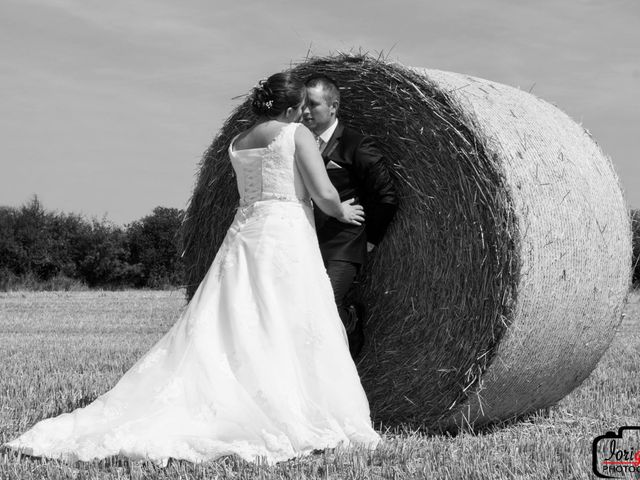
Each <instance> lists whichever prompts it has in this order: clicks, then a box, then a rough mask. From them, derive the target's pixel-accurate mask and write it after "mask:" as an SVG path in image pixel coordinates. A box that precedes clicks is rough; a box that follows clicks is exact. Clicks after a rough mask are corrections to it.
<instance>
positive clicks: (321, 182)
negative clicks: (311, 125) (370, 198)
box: [295, 125, 364, 225]
mask: <svg viewBox="0 0 640 480" xmlns="http://www.w3.org/2000/svg"><path fill="white" fill-rule="evenodd" d="M295 143H296V163H297V165H298V169H299V170H300V174H301V175H302V180H303V181H304V184H305V186H306V187H307V189H308V190H309V193H310V194H311V198H312V199H313V202H314V203H315V204H316V205H317V206H318V207H320V209H321V210H322V211H323V212H324V213H326V214H327V215H330V216H332V217H336V218H337V219H338V220H340V221H341V222H345V223H351V224H354V225H360V224H361V222H363V221H364V212H363V209H362V206H360V205H351V202H344V203H340V197H339V196H338V192H337V190H336V188H335V187H334V186H333V184H332V183H331V180H329V175H327V169H326V168H325V166H324V162H323V161H322V156H321V155H320V152H319V151H318V145H317V144H316V141H315V139H314V138H313V134H312V133H311V132H310V131H309V129H308V128H307V127H305V126H304V125H300V126H299V127H298V128H297V129H296V132H295Z"/></svg>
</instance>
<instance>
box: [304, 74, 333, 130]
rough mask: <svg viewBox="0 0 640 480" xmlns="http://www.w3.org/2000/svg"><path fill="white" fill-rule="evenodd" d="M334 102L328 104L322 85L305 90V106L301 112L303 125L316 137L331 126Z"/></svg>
mask: <svg viewBox="0 0 640 480" xmlns="http://www.w3.org/2000/svg"><path fill="white" fill-rule="evenodd" d="M337 109H338V106H337V103H336V102H333V103H328V102H327V99H326V95H325V91H324V89H323V88H322V85H316V86H315V87H308V88H307V104H306V105H305V107H304V110H302V120H303V122H304V124H305V125H306V126H307V127H308V128H309V130H311V131H312V132H313V133H315V134H316V135H320V134H321V133H322V132H324V131H325V130H326V129H327V128H329V127H330V126H331V124H332V123H333V121H334V120H335V118H336V112H337Z"/></svg>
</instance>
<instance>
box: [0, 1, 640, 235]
mask: <svg viewBox="0 0 640 480" xmlns="http://www.w3.org/2000/svg"><path fill="white" fill-rule="evenodd" d="M349 51H356V52H358V51H362V52H369V53H372V54H378V53H383V54H384V55H385V56H386V57H387V59H388V60H389V61H394V62H400V63H402V64H404V65H408V66H413V67H426V68H431V69H438V70H448V71H453V72H458V73H465V74H469V75H474V76H477V77H481V78H486V79H489V80H493V81H497V82H500V83H504V84H507V85H512V86H515V87H520V88H522V89H524V90H531V91H532V93H534V94H535V95H537V96H539V97H541V98H543V99H545V100H547V101H550V102H552V103H553V104H555V105H557V106H558V107H559V108H561V109H562V110H564V111H565V112H567V113H568V114H569V115H570V116H571V117H573V118H574V119H575V120H576V121H578V122H579V123H581V124H582V125H583V126H584V127H585V128H587V129H588V130H589V131H590V132H591V134H592V135H593V137H594V138H595V139H596V140H597V142H598V143H599V144H600V146H601V147H602V148H603V150H604V151H605V152H606V153H607V154H608V155H609V156H611V158H612V161H613V165H614V168H615V169H616V171H617V173H618V175H619V177H620V179H621V184H622V187H623V189H624V191H625V196H626V199H627V201H628V203H629V204H630V206H632V207H635V208H638V207H640V158H639V155H638V151H639V150H640V1H638V0H562V1H557V0H538V1H536V2H531V1H530V0H482V1H478V0H455V1H454V0H444V1H432V0H407V1H403V0H396V1H393V2H391V1H388V0H385V1H382V0H369V1H362V0H352V1H350V2H347V1H344V0H340V1H338V0H325V1H323V2H317V1H316V2H308V1H303V0H291V1H289V0H270V1H269V2H266V1H264V0H261V1H260V0H236V1H233V2H224V3H223V2H221V1H217V2H215V1H211V0H180V1H178V0H173V1H169V0H109V1H104V0H0V205H2V206H20V205H22V204H24V203H26V202H28V201H29V200H30V198H32V196H33V195H38V197H39V198H40V200H41V202H42V203H43V205H44V207H45V208H46V209H49V210H56V211H61V212H68V213H71V212H74V213H79V214H82V215H85V216H86V217H87V218H98V219H105V218H106V219H108V220H110V221H112V222H113V223H115V224H120V225H123V224H126V223H129V222H131V221H133V220H137V219H139V218H141V217H143V216H144V215H148V214H150V213H151V211H152V209H153V208H154V207H156V206H165V207H176V208H185V207H186V205H187V203H188V201H189V197H190V195H191V192H192V190H193V187H194V185H195V179H196V175H197V172H198V164H199V162H200V160H201V158H202V155H203V152H204V151H205V150H206V148H207V147H208V146H209V145H210V143H211V141H212V140H213V138H214V136H215V134H216V132H217V131H218V130H219V129H220V128H221V126H222V124H223V123H224V121H225V119H226V118H227V117H228V116H229V114H230V113H231V111H232V110H233V109H234V108H235V106H237V105H238V104H239V103H241V102H242V100H243V99H242V98H236V99H234V97H238V96H240V95H244V94H246V93H248V92H249V90H250V89H251V87H252V86H253V85H254V84H255V83H256V82H257V80H258V79H260V78H264V77H267V76H268V75H269V74H271V73H274V72H276V71H280V70H283V69H285V68H287V67H288V66H289V65H291V64H292V63H296V62H300V61H302V60H304V58H306V57H307V55H308V54H311V55H321V56H325V55H330V54H334V53H337V52H349Z"/></svg>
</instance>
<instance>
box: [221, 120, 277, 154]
mask: <svg viewBox="0 0 640 480" xmlns="http://www.w3.org/2000/svg"><path fill="white" fill-rule="evenodd" d="M285 125H286V123H284V122H279V121H277V120H273V121H268V122H261V123H258V124H256V125H254V126H253V127H251V128H250V129H248V130H245V131H244V132H242V133H240V135H238V136H237V137H236V141H235V142H234V144H233V150H250V149H257V148H266V147H267V146H268V145H269V144H270V143H271V142H273V140H274V139H275V138H276V137H277V136H278V134H279V133H280V131H281V130H282V128H283V127H284V126H285Z"/></svg>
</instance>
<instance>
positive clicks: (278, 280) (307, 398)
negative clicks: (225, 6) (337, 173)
mask: <svg viewBox="0 0 640 480" xmlns="http://www.w3.org/2000/svg"><path fill="white" fill-rule="evenodd" d="M304 100H305V89H304V86H303V85H302V84H301V83H299V82H298V81H297V80H295V79H294V78H293V77H292V76H291V75H290V74H288V73H277V74H275V75H272V76H271V77H269V79H267V80H266V81H262V82H260V84H259V86H258V87H256V88H255V89H254V90H253V93H252V107H253V110H254V112H255V113H256V114H257V116H258V121H257V122H256V124H255V125H254V126H253V127H251V128H250V129H248V130H247V131H245V132H242V133H241V134H240V135H238V136H236V137H235V138H234V139H233V141H232V142H231V144H230V145H229V158H230V160H231V163H232V165H233V168H234V170H235V173H236V178H237V186H238V191H239V194H240V205H239V207H238V210H237V213H236V216H235V219H234V220H233V223H232V225H231V227H230V228H229V230H228V232H227V235H226V237H225V239H224V241H223V243H222V245H221V247H220V250H219V251H218V253H217V255H216V258H215V259H214V261H213V263H212V265H211V267H210V268H209V271H208V272H207V274H206V276H205V278H204V279H203V281H202V283H201V284H200V286H199V287H198V290H197V291H196V293H195V295H194V297H193V298H192V300H191V302H190V303H189V304H188V305H187V307H186V308H185V310H184V311H183V313H182V314H181V316H180V318H179V319H178V321H177V322H176V323H175V324H174V325H173V327H172V328H171V329H170V330H169V331H168V332H167V333H166V334H165V335H164V337H162V338H161V339H160V340H159V341H158V343H156V344H155V345H154V346H153V347H152V348H151V349H150V350H149V351H148V352H147V353H146V354H145V355H144V356H143V357H142V358H141V359H140V360H139V361H138V362H137V363H136V364H135V365H133V367H131V369H130V370H129V371H127V372H126V373H125V374H124V376H123V377H122V378H121V379H120V380H119V381H118V383H117V384H116V385H115V386H114V387H113V388H112V389H111V390H110V391H108V392H106V393H105V394H103V395H102V396H100V397H98V398H97V399H96V400H95V401H94V402H93V403H91V404H90V405H88V406H86V407H84V408H78V409H77V410H74V411H73V412H71V413H65V414H62V415H60V416H58V417H55V418H50V419H46V420H42V421H40V422H39V423H37V424H36V425H35V426H33V427H32V428H31V429H30V430H28V431H27V432H26V433H24V434H23V435H21V436H20V437H18V438H17V439H15V440H13V441H10V442H8V443H6V444H5V445H4V446H5V447H9V448H11V449H14V450H18V451H20V452H22V453H25V454H28V455H33V456H45V457H50V458H58V459H63V460H66V461H76V460H82V461H90V460H94V459H101V458H105V457H108V456H112V455H123V456H126V457H129V458H132V459H145V460H151V461H154V462H156V463H158V464H161V465H165V464H166V463H167V461H168V459H169V458H175V459H184V460H189V461H192V462H203V461H208V460H213V459H215V458H218V457H221V456H224V455H230V454H236V455H238V456H240V457H242V458H244V459H246V460H249V461H253V460H257V459H258V458H261V459H262V460H266V461H267V462H269V463H274V462H277V461H282V460H287V459H290V458H292V457H296V456H299V455H303V454H306V453H309V452H311V451H312V450H315V449H324V448H331V447H335V446H338V445H343V446H348V445H364V446H366V447H368V448H373V447H375V445H376V444H377V443H378V441H379V439H380V437H379V436H378V434H377V433H376V432H375V431H374V430H373V428H372V427H371V420H370V414H369V405H368V402H367V398H366V396H365V393H364V390H363V389H362V386H361V384H360V379H359V377H358V373H357V371H356V368H355V365H354V364H353V361H352V360H351V356H350V354H349V349H348V346H347V340H346V335H345V331H344V327H343V325H342V322H341V320H340V317H339V316H338V311H337V308H336V305H335V303H334V300H333V292H332V290H331V285H330V283H329V279H328V277H327V274H326V271H325V268H324V265H323V263H322V259H321V256H320V251H319V248H318V241H317V239H316V235H315V227H314V221H313V212H312V204H311V200H313V203H314V205H315V206H316V207H318V208H320V209H322V210H323V211H324V212H326V213H327V214H328V215H331V216H334V217H336V218H337V219H339V220H340V221H342V222H346V223H353V224H359V223H360V222H361V221H363V219H364V218H363V215H364V213H363V210H362V207H360V206H357V205H353V204H351V202H344V203H340V200H339V197H338V194H337V192H336V190H335V188H334V187H333V185H332V184H331V182H330V181H329V178H328V176H327V172H326V170H325V167H324V164H323V161H322V158H321V156H320V153H319V151H318V148H317V145H316V143H315V140H314V137H313V135H312V134H311V132H310V131H309V130H307V128H306V127H304V126H303V125H301V124H299V123H297V122H298V120H299V119H300V116H301V112H302V108H303V103H304Z"/></svg>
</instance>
